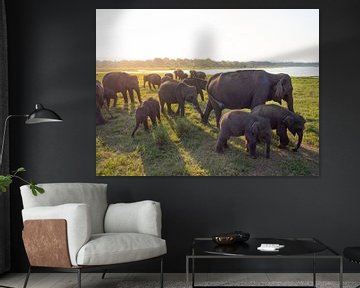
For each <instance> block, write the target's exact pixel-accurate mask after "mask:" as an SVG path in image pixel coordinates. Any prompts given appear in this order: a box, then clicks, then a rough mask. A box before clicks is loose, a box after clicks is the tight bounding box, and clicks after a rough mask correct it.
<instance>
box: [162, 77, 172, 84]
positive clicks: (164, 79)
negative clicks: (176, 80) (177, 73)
mask: <svg viewBox="0 0 360 288" xmlns="http://www.w3.org/2000/svg"><path fill="white" fill-rule="evenodd" d="M170 80H173V79H172V78H170V77H168V76H164V77H162V78H161V84H162V83H164V82H166V81H170Z"/></svg>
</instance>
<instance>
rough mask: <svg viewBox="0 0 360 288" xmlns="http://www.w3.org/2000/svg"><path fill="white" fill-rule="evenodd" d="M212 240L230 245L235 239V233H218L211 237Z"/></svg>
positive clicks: (219, 243)
mask: <svg viewBox="0 0 360 288" xmlns="http://www.w3.org/2000/svg"><path fill="white" fill-rule="evenodd" d="M212 240H213V241H214V242H215V243H216V244H218V245H232V244H234V243H235V242H236V241H237V235H236V234H229V233H227V234H220V235H215V236H213V237H212Z"/></svg>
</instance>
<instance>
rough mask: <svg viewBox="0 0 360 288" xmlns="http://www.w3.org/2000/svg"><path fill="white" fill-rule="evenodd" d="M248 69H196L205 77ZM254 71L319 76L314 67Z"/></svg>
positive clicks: (157, 71)
mask: <svg viewBox="0 0 360 288" xmlns="http://www.w3.org/2000/svg"><path fill="white" fill-rule="evenodd" d="M248 69H249V68H243V69H239V68H235V69H197V70H201V71H204V72H205V73H206V74H207V75H213V74H216V73H220V72H229V71H237V70H248ZM251 69H254V70H265V71H267V72H269V73H273V74H277V73H286V74H289V75H290V76H292V77H310V76H319V67H315V66H307V67H304V66H301V67H296V66H295V67H275V68H251ZM136 72H137V73H147V72H149V70H137V71H135V73H136ZM151 72H153V73H160V74H165V73H169V72H170V73H172V72H173V70H151ZM184 72H186V73H188V74H189V70H184ZM129 73H134V71H129Z"/></svg>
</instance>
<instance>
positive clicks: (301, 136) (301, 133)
mask: <svg viewBox="0 0 360 288" xmlns="http://www.w3.org/2000/svg"><path fill="white" fill-rule="evenodd" d="M296 134H297V135H298V137H299V139H298V143H297V145H296V147H295V148H293V149H292V150H293V151H294V152H296V151H297V150H298V149H299V148H300V146H301V142H302V139H303V134H304V133H303V131H300V132H297V133H296Z"/></svg>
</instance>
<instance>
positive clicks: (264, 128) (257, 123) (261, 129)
mask: <svg viewBox="0 0 360 288" xmlns="http://www.w3.org/2000/svg"><path fill="white" fill-rule="evenodd" d="M242 135H245V138H246V141H247V143H246V148H247V150H248V151H250V156H251V158H253V159H255V158H256V144H257V143H260V142H265V144H266V158H269V157H270V142H271V135H272V131H271V126H270V122H269V120H267V119H265V118H262V117H260V116H256V115H254V114H251V113H248V112H244V111H240V110H232V111H230V112H228V113H226V114H224V115H223V116H222V117H221V120H220V132H219V138H218V140H217V144H216V152H218V153H223V152H224V148H226V147H227V141H228V140H229V138H230V137H231V136H235V137H237V136H242Z"/></svg>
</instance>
